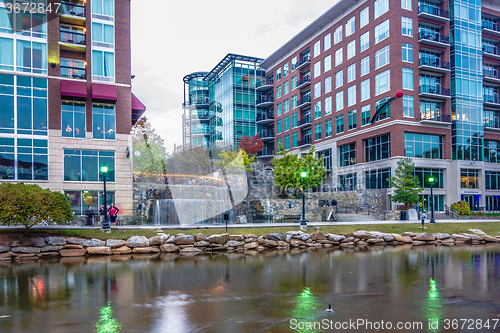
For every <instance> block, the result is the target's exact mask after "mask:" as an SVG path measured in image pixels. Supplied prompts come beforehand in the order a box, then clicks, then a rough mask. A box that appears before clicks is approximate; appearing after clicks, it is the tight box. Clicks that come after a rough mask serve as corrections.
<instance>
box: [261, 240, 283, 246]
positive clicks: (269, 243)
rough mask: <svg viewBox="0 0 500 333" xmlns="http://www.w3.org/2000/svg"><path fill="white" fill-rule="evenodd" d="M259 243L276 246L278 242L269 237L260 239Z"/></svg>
mask: <svg viewBox="0 0 500 333" xmlns="http://www.w3.org/2000/svg"><path fill="white" fill-rule="evenodd" d="M259 245H260V246H264V247H276V246H278V242H276V241H273V240H269V239H260V240H259Z"/></svg>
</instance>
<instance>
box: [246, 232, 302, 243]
mask: <svg viewBox="0 0 500 333" xmlns="http://www.w3.org/2000/svg"><path fill="white" fill-rule="evenodd" d="M290 239H292V235H290V234H286V236H285V242H287V243H290ZM245 241H246V239H245Z"/></svg>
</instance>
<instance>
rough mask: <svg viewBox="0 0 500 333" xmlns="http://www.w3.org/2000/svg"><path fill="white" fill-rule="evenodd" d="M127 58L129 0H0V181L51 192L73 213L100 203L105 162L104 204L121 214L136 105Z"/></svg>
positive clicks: (126, 204)
mask: <svg viewBox="0 0 500 333" xmlns="http://www.w3.org/2000/svg"><path fill="white" fill-rule="evenodd" d="M26 5H27V6H28V10H24V8H25V7H26ZM16 8H20V10H16ZM32 8H36V10H35V12H33V10H31V9H32ZM30 12H31V13H30ZM130 59H131V50H130V1H129V0H86V1H85V0H71V1H68V2H55V1H45V0H37V1H35V0H33V1H17V0H0V113H1V117H0V119H1V120H0V122H1V125H0V140H1V142H2V143H1V148H0V149H1V155H0V160H1V162H0V179H1V181H9V182H10V181H12V182H21V181H22V182H27V183H35V184H38V185H40V186H41V187H42V188H49V189H51V190H55V191H61V192H63V193H65V195H66V197H67V198H68V199H69V201H70V203H71V205H72V207H73V210H74V211H75V213H77V214H78V215H80V214H82V213H84V211H85V209H87V206H92V207H93V209H94V210H97V209H98V207H99V204H100V203H101V202H102V194H103V175H102V173H101V172H100V167H101V166H107V167H108V170H109V171H108V173H107V174H106V180H107V199H108V203H111V202H115V203H116V205H117V206H118V207H119V208H120V210H121V211H120V214H121V215H131V214H132V198H133V193H132V181H133V178H132V159H131V157H130V150H131V147H132V140H131V135H130V130H131V126H132V124H133V123H135V122H136V121H137V120H138V118H139V117H140V116H141V114H142V113H143V112H144V110H145V107H144V105H143V104H142V103H141V102H140V101H139V100H138V99H137V98H136V97H135V96H134V95H133V94H132V93H131V63H130Z"/></svg>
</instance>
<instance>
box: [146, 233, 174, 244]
mask: <svg viewBox="0 0 500 333" xmlns="http://www.w3.org/2000/svg"><path fill="white" fill-rule="evenodd" d="M169 237H170V235H161V236H154V237H151V238H150V239H148V241H149V245H150V246H160V245H163V244H164V243H165V241H166V240H167V239H169Z"/></svg>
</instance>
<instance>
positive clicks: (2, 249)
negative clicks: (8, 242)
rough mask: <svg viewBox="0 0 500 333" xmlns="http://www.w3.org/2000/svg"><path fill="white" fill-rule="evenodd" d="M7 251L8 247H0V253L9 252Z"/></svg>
mask: <svg viewBox="0 0 500 333" xmlns="http://www.w3.org/2000/svg"><path fill="white" fill-rule="evenodd" d="M9 251H10V247H9V246H3V245H0V253H3V252H9Z"/></svg>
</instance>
